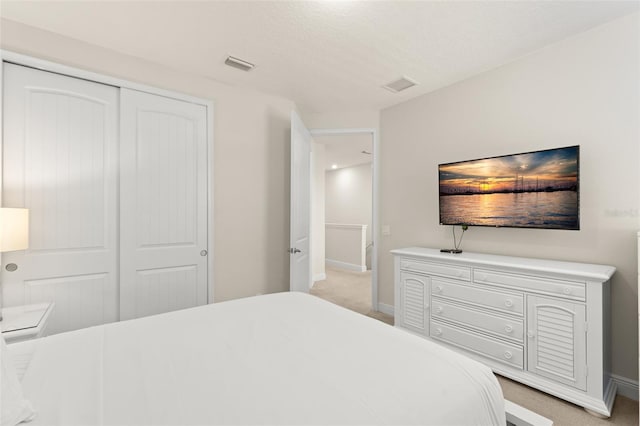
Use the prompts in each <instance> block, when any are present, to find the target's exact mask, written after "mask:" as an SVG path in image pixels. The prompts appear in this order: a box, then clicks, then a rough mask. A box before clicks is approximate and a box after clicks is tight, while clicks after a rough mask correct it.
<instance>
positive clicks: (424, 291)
mask: <svg viewBox="0 0 640 426" xmlns="http://www.w3.org/2000/svg"><path fill="white" fill-rule="evenodd" d="M429 281H430V278H429V277H425V276H422V275H416V274H410V273H407V272H402V273H401V274H400V304H401V307H400V321H401V324H402V326H403V327H405V328H408V329H409V330H413V331H417V332H418V333H420V334H428V333H429V315H428V314H427V306H428V305H429V300H428V299H427V298H428V297H429Z"/></svg>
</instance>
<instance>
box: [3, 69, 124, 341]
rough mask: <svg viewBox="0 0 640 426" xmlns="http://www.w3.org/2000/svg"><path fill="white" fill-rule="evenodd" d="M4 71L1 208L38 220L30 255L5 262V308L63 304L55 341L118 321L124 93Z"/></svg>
mask: <svg viewBox="0 0 640 426" xmlns="http://www.w3.org/2000/svg"><path fill="white" fill-rule="evenodd" d="M3 67H4V69H3V79H4V111H3V114H4V126H3V147H2V148H3V167H2V174H3V175H2V182H3V186H2V203H3V205H4V206H7V207H26V208H28V209H29V215H30V224H29V249H28V250H26V251H20V252H9V253H3V255H2V263H3V265H2V266H3V267H2V273H1V274H2V276H1V277H0V279H1V280H2V283H3V293H4V296H5V297H4V303H5V306H12V305H21V304H25V303H26V304H28V303H38V302H41V301H52V302H55V303H56V309H55V310H54V311H53V314H52V317H51V318H50V323H49V327H48V330H49V332H51V333H55V332H61V331H68V330H73V329H77V328H82V327H86V326H90V325H97V324H101V323H104V322H110V321H115V320H117V319H118V307H117V303H118V299H117V294H118V289H117V279H118V276H117V269H116V268H117V246H116V245H117V161H118V159H117V157H118V152H117V150H118V144H117V137H118V135H117V128H118V127H117V126H118V123H117V120H118V89H117V88H114V87H112V86H107V85H103V84H99V83H94V82H89V81H86V80H80V79H76V78H72V77H67V76H62V75H59V74H55V73H50V72H45V71H41V70H36V69H32V68H28V67H23V66H19V65H14V64H8V63H5V64H3ZM7 263H15V264H17V265H18V269H17V270H16V271H14V272H8V271H6V269H5V268H4V266H5V265H6V264H7ZM87 307H91V309H87Z"/></svg>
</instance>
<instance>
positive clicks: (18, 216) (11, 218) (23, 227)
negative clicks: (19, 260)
mask: <svg viewBox="0 0 640 426" xmlns="http://www.w3.org/2000/svg"><path fill="white" fill-rule="evenodd" d="M28 246H29V210H28V209H16V208H8V207H0V252H6V251H16V250H24V249H26V248H27V247H28ZM0 284H1V283H0ZM0 321H2V286H0Z"/></svg>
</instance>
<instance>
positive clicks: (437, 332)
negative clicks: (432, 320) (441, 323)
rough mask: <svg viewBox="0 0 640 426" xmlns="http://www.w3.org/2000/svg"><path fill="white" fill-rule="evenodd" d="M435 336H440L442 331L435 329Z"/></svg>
mask: <svg viewBox="0 0 640 426" xmlns="http://www.w3.org/2000/svg"><path fill="white" fill-rule="evenodd" d="M436 336H442V329H441V328H436Z"/></svg>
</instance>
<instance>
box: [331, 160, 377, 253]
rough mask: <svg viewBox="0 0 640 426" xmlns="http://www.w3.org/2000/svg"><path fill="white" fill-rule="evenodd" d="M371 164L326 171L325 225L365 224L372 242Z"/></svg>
mask: <svg viewBox="0 0 640 426" xmlns="http://www.w3.org/2000/svg"><path fill="white" fill-rule="evenodd" d="M371 175H372V173H371V163H368V164H361V165H359V166H355V167H345V168H343V169H337V170H328V171H327V172H326V178H325V219H326V221H327V223H349V224H362V225H367V244H369V243H370V242H371V219H372V217H371V216H372V212H373V209H372V205H371V202H372V199H371V194H372V188H371V185H372V181H371V178H372V176H371Z"/></svg>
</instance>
